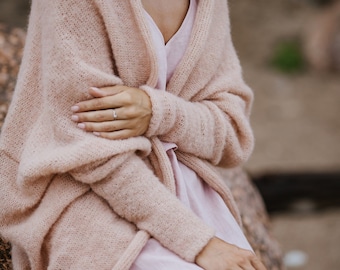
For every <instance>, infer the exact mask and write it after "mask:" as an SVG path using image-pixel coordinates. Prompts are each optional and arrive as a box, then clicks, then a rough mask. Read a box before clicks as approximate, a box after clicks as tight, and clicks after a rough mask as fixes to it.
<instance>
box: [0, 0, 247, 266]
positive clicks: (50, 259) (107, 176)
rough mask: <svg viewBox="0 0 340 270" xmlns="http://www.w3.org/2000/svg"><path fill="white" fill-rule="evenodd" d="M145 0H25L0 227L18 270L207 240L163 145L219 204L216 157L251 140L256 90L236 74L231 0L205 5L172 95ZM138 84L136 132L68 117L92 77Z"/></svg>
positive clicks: (1, 160) (5, 144) (238, 157)
mask: <svg viewBox="0 0 340 270" xmlns="http://www.w3.org/2000/svg"><path fill="white" fill-rule="evenodd" d="M157 72H158V71H157V59H156V52H155V49H154V47H153V44H152V38H151V36H150V33H149V31H148V26H147V22H146V21H145V19H144V14H143V8H142V4H141V1H140V0H117V1H112V0H82V1H79V0H60V1H54V0H33V1H32V9H31V14H30V21H29V27H28V36H27V41H26V46H25V52H24V58H23V61H22V65H21V69H20V73H19V78H18V82H17V86H16V90H15V94H14V97H13V101H12V104H11V106H10V110H9V113H8V115H7V118H6V121H5V125H4V127H3V130H2V134H1V141H0V166H1V168H0V185H1V189H0V201H1V206H0V234H1V235H2V236H3V237H5V238H7V239H8V240H10V241H11V243H12V245H13V251H12V253H13V254H12V255H13V264H14V269H34V270H40V269H47V268H48V269H129V267H130V266H131V264H132V262H133V261H134V259H135V258H136V256H138V253H139V252H140V251H141V249H142V248H143V246H144V245H145V243H146V241H147V240H148V238H149V237H150V236H151V237H154V238H155V239H157V240H158V241H159V242H160V243H161V244H162V245H164V246H165V247H166V248H168V249H169V250H171V251H173V252H175V253H176V254H178V255H179V256H181V257H182V258H183V259H185V260H187V261H190V262H193V261H194V260H195V257H196V255H197V254H198V253H199V252H200V251H201V249H202V248H203V247H204V246H205V245H206V244H207V242H208V241H209V239H211V238H212V237H213V235H214V231H213V229H212V228H209V227H208V226H207V225H205V224H204V223H203V222H202V221H201V220H200V219H199V218H198V217H196V216H195V215H194V214H193V213H192V212H191V211H190V210H189V209H187V208H186V207H184V206H183V205H182V204H181V203H180V202H179V200H178V199H177V198H176V195H175V181H174V177H173V173H172V169H171V164H170V162H169V160H168V158H167V155H166V152H165V151H164V149H163V147H162V143H161V141H165V142H173V143H175V144H177V146H178V150H177V152H176V153H177V157H178V159H179V160H180V161H181V162H183V163H184V164H185V165H187V166H188V167H190V168H191V169H193V170H194V171H195V172H196V173H197V174H198V175H199V176H200V177H201V178H202V179H203V180H204V181H206V182H207V183H208V184H209V185H210V186H211V187H212V188H214V189H215V190H216V191H217V192H218V193H219V194H220V195H221V196H222V198H223V199H224V201H225V202H226V204H227V205H228V207H229V208H230V209H231V211H232V213H233V214H234V216H235V217H236V219H237V220H238V221H239V216H238V211H237V209H236V207H235V204H234V201H233V199H232V196H231V194H230V191H229V190H228V189H227V187H226V186H225V185H224V183H223V182H222V181H221V180H220V178H219V175H218V173H217V172H216V170H215V168H216V167H215V166H224V167H232V166H236V165H239V164H240V163H242V162H243V161H245V160H246V159H247V158H248V157H249V155H250V153H251V151H252V148H253V135H252V131H251V128H250V125H249V114H250V108H251V102H252V97H253V96H252V92H251V90H250V89H249V88H248V86H246V85H245V83H244V82H243V79H242V74H241V68H240V64H239V61H238V59H237V56H236V53H235V51H234V48H233V45H232V42H231V38H230V29H229V17H228V6H227V1H226V0H200V1H199V4H198V11H197V15H196V19H195V25H194V29H193V33H192V36H191V41H190V44H189V47H188V49H187V51H186V54H185V56H184V58H183V59H182V61H181V63H180V64H179V66H178V68H177V69H176V71H175V73H174V75H173V77H172V78H171V80H170V82H169V84H168V88H167V92H165V91H158V90H156V89H154V87H155V85H156V83H157V77H158V74H157ZM116 84H124V85H127V86H132V87H139V88H141V89H143V90H144V91H146V93H147V94H148V95H149V96H150V99H151V102H152V119H151V123H150V127H149V129H148V131H147V133H146V134H145V136H141V137H136V138H131V139H127V140H107V139H103V138H99V137H96V136H94V135H93V134H91V133H86V132H84V131H82V130H80V129H78V128H77V127H76V124H75V123H74V122H72V121H71V115H72V112H71V110H70V108H71V106H72V105H74V104H75V103H77V102H79V101H82V100H86V99H89V98H90V96H89V94H88V92H87V91H88V89H89V87H91V86H96V87H103V86H110V85H116Z"/></svg>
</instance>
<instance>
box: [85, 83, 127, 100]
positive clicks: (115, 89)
mask: <svg viewBox="0 0 340 270" xmlns="http://www.w3.org/2000/svg"><path fill="white" fill-rule="evenodd" d="M125 89H126V86H124V85H115V86H110V87H103V88H97V87H91V88H90V89H89V94H90V95H91V96H93V97H96V98H98V97H106V96H113V95H116V94H119V93H121V92H123V91H124V90H125Z"/></svg>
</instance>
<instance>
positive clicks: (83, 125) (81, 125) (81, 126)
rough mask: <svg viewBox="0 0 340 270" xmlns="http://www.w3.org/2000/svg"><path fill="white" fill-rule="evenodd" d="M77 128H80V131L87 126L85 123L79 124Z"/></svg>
mask: <svg viewBox="0 0 340 270" xmlns="http://www.w3.org/2000/svg"><path fill="white" fill-rule="evenodd" d="M77 126H78V127H79V128H80V129H85V124H83V123H79V124H78V125H77Z"/></svg>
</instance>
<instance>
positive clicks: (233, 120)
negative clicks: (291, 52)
mask: <svg viewBox="0 0 340 270" xmlns="http://www.w3.org/2000/svg"><path fill="white" fill-rule="evenodd" d="M143 89H144V90H145V91H146V92H147V93H148V94H149V96H150V99H151V102H152V106H153V107H152V111H153V115H152V118H151V123H150V127H149V130H148V131H147V133H146V136H150V137H151V136H155V135H156V136H159V137H160V139H161V140H163V141H166V142H173V143H175V144H177V146H178V148H179V151H182V152H185V153H189V154H192V155H195V156H197V157H199V158H202V159H206V160H208V161H210V162H211V163H213V164H215V165H216V164H219V163H224V164H223V165H226V166H234V165H237V164H239V163H241V162H242V161H245V160H246V159H247V158H248V157H249V155H250V153H251V151H252V147H253V134H252V130H251V127H250V124H249V116H248V112H247V109H246V107H248V106H249V105H247V103H251V99H252V94H251V92H249V91H250V90H249V89H248V88H247V87H246V86H245V87H244V91H245V95H246V97H245V99H249V100H245V99H243V98H240V95H237V94H233V93H230V92H229V93H228V92H227V91H221V92H219V93H216V94H214V96H213V97H211V98H212V99H210V100H209V99H208V98H207V99H205V100H200V101H196V102H191V101H187V100H184V99H182V98H181V97H177V96H174V95H172V94H171V93H168V92H165V91H157V90H153V89H151V88H148V87H143Z"/></svg>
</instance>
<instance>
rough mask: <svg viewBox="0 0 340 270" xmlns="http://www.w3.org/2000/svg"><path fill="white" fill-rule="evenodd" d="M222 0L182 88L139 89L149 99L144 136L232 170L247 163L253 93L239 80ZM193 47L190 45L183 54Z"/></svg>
mask: <svg viewBox="0 0 340 270" xmlns="http://www.w3.org/2000/svg"><path fill="white" fill-rule="evenodd" d="M222 2H223V1H219V2H218V3H219V4H220V5H221V6H217V5H216V7H215V10H214V19H213V23H212V25H213V27H212V28H211V29H210V30H209V31H210V33H209V36H208V38H207V40H206V41H204V40H203V41H202V43H203V42H205V44H204V45H203V46H204V48H203V50H202V52H201V56H200V59H202V60H200V61H197V62H196V63H195V64H193V65H192V70H191V71H190V72H191V74H190V76H189V77H188V79H187V83H186V84H184V85H181V86H180V87H182V89H180V90H178V89H176V87H178V86H176V85H174V84H171V83H173V82H174V81H171V80H170V83H169V84H170V86H169V88H168V91H167V92H165V91H155V90H154V89H152V88H151V87H148V86H143V87H142V88H143V89H144V90H145V91H146V92H147V94H148V95H149V96H150V99H151V101H152V111H153V115H152V119H151V124H150V127H149V130H148V131H147V136H149V137H152V136H159V138H160V139H161V140H163V141H166V142H173V143H175V144H177V146H178V149H179V151H182V152H185V153H189V154H192V155H194V156H196V157H199V158H201V159H205V160H208V161H209V162H211V163H213V164H214V165H218V164H219V165H221V166H227V167H232V166H236V165H239V164H240V163H242V162H244V161H245V160H247V159H248V158H249V156H250V154H251V152H252V149H253V143H254V138H253V133H252V129H251V127H250V123H249V115H250V110H251V105H252V101H253V93H252V91H251V89H250V88H249V87H248V86H247V85H246V84H245V83H244V81H243V78H242V70H241V67H240V63H239V60H238V57H237V55H236V52H235V49H234V47H233V44H232V40H231V35H230V27H229V18H228V9H227V6H226V2H223V3H222ZM221 3H222V4H221ZM195 49H196V48H195V47H194V46H192V45H191V47H190V45H189V48H188V49H187V50H188V51H190V50H195ZM184 65H188V66H190V62H188V61H187V62H185V63H184V64H182V66H181V68H183V66H184ZM184 68H185V67H184ZM192 88H196V89H194V90H192ZM173 92H175V94H174V93H173Z"/></svg>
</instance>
